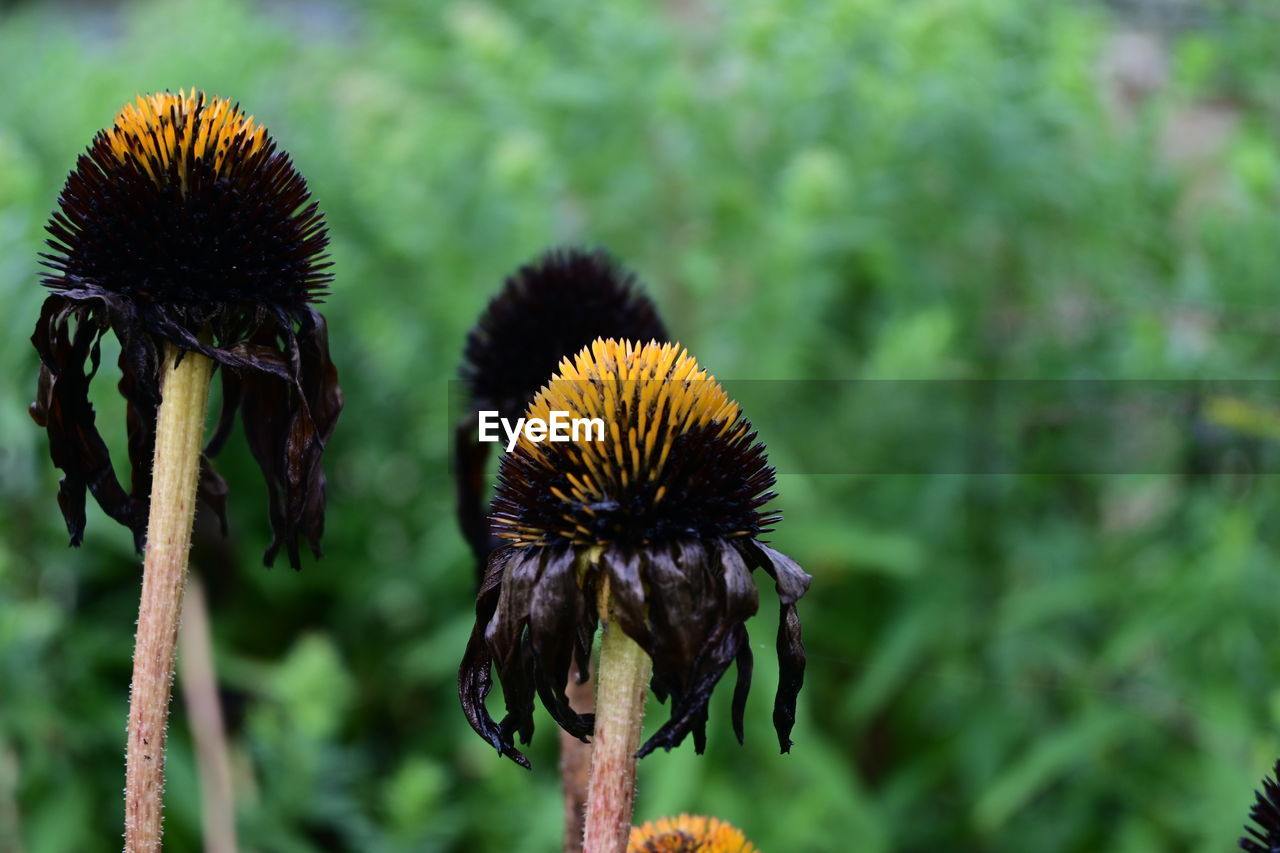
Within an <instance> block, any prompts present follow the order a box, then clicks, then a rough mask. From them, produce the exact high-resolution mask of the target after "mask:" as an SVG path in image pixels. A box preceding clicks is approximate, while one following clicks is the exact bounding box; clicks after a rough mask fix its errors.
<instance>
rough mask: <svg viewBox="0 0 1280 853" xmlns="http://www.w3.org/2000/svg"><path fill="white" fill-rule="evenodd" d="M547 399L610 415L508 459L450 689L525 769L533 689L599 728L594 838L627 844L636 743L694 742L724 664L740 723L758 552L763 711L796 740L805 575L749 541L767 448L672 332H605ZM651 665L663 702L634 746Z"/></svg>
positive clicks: (553, 406) (761, 498) (770, 477)
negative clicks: (638, 340)
mask: <svg viewBox="0 0 1280 853" xmlns="http://www.w3.org/2000/svg"><path fill="white" fill-rule="evenodd" d="M552 411H567V412H571V413H573V416H574V417H580V418H600V419H602V420H603V422H604V425H605V432H604V436H603V439H604V440H601V441H592V440H588V439H587V436H588V435H589V434H590V433H589V432H588V431H584V432H583V434H582V436H581V438H582V440H575V441H570V442H545V443H536V442H534V441H532V440H530V438H529V437H528V435H527V434H526V435H524V436H522V437H521V438H520V440H519V443H518V444H517V446H516V447H515V449H514V450H513V451H512V452H511V453H508V454H507V455H506V456H505V457H503V460H502V464H501V467H500V473H499V486H498V493H497V496H496V497H495V499H494V502H493V513H492V515H493V523H494V530H495V531H496V532H497V534H498V535H499V536H500V537H501V538H503V539H505V540H506V544H505V545H503V546H502V547H501V548H499V549H497V550H496V551H494V553H493V554H492V556H491V557H490V559H489V564H488V570H487V572H486V575H485V579H484V583H483V584H482V586H481V589H480V592H479V594H478V597H477V601H476V625H475V628H474V630H473V631H472V635H471V640H470V642H469V643H468V646H467V650H466V653H465V656H464V658H463V662H462V667H461V669H460V672H459V689H460V694H461V697H462V704H463V708H464V710H465V712H466V714H467V718H468V720H469V721H470V722H471V725H472V727H473V728H474V729H475V730H476V731H477V732H478V733H479V734H480V735H481V736H483V737H484V738H485V739H486V740H488V741H489V742H490V743H491V744H492V745H493V746H494V747H495V748H497V749H498V750H499V751H500V752H501V753H502V754H504V755H507V756H509V757H510V758H512V759H513V760H515V761H516V762H517V763H520V764H522V765H524V766H526V767H527V766H528V761H527V759H526V758H525V757H524V755H522V754H521V753H520V751H519V750H517V749H516V748H515V744H514V736H515V735H517V734H518V735H519V736H520V739H521V741H522V742H526V743H527V742H528V741H529V739H530V737H531V736H532V733H533V697H534V694H535V693H536V694H537V695H538V696H539V697H540V698H541V700H542V702H543V704H544V705H545V706H546V707H547V709H548V711H550V713H551V715H552V717H553V718H554V719H555V720H556V721H557V723H559V725H560V726H561V727H563V728H564V729H565V730H566V731H568V732H570V733H571V734H573V735H575V736H577V737H580V738H586V737H587V736H589V735H592V734H593V732H594V735H595V737H594V739H593V744H594V747H593V751H592V765H591V790H590V793H589V795H588V800H589V802H588V815H587V828H586V846H587V849H589V850H595V849H617V850H621V849H622V848H623V846H625V843H626V828H627V827H628V826H629V825H630V818H631V804H632V797H633V794H634V772H635V758H637V757H641V756H644V755H646V754H648V753H649V752H651V751H652V750H654V749H655V748H657V747H663V748H666V749H670V748H671V747H673V746H676V745H678V744H679V743H680V742H681V741H683V740H684V738H685V737H686V736H687V735H689V734H690V733H692V734H693V738H694V745H695V749H696V750H697V751H698V752H701V751H702V750H703V748H704V746H705V741H706V733H705V725H706V721H707V703H708V701H709V699H710V695H711V692H712V689H713V688H714V687H715V685H716V683H717V682H718V681H719V680H720V678H721V676H722V675H723V674H724V673H725V671H726V670H727V669H728V667H729V665H730V664H731V663H734V662H736V663H737V684H736V686H735V689H734V695H733V705H732V720H733V728H734V731H735V733H736V734H737V736H738V738H739V740H741V738H742V734H743V731H742V724H743V719H742V718H743V711H744V708H745V704H746V698H747V690H748V688H749V685H750V678H751V669H752V655H751V648H750V644H749V642H748V637H747V631H746V626H745V622H746V620H747V619H748V618H749V617H750V616H752V615H754V614H755V612H756V609H757V606H758V598H757V594H756V588H755V584H754V583H753V582H752V578H751V572H752V570H754V569H756V568H761V569H764V570H765V572H767V573H768V574H769V575H771V576H772V577H773V579H774V581H775V585H776V588H777V590H778V595H779V600H780V603H781V619H780V622H779V627H778V643H777V649H778V658H779V663H780V667H781V680H780V683H779V686H778V692H777V696H776V699H775V704H774V715H773V718H774V725H775V727H776V729H777V732H778V739H779V743H780V745H781V747H782V750H783V751H784V752H785V751H787V750H788V749H789V748H790V745H791V740H790V732H791V728H792V725H793V723H794V720H795V702H796V696H797V694H798V692H799V690H800V686H801V683H802V682H803V677H804V647H803V645H802V643H801V639H800V621H799V618H798V616H797V613H796V601H797V600H798V599H799V598H800V597H801V596H802V595H803V594H804V593H805V591H806V590H807V588H808V586H809V581H810V578H809V576H808V575H807V574H805V572H804V571H802V570H801V569H800V567H799V566H797V565H796V564H795V562H794V561H792V560H791V559H790V558H789V557H787V556H785V555H783V554H781V553H779V552H777V551H775V550H773V549H772V548H770V547H769V546H768V545H766V544H764V543H763V542H761V541H760V540H759V538H758V537H759V536H761V535H762V534H764V533H766V532H767V531H768V530H769V529H770V528H769V525H770V524H772V523H773V522H775V521H776V520H777V519H778V516H777V515H776V514H765V513H762V512H761V511H760V508H761V507H762V506H763V505H764V504H765V503H767V502H768V501H769V500H770V499H771V498H772V497H773V496H774V495H773V493H772V492H771V491H770V488H771V487H772V485H773V483H774V474H773V470H772V469H771V468H770V467H769V464H768V460H767V457H766V453H765V447H764V445H763V444H761V443H759V442H757V441H756V434H755V433H754V432H753V431H752V429H751V425H750V423H749V422H748V421H747V420H746V419H745V418H744V417H743V416H742V414H741V412H740V411H739V408H738V405H737V404H736V403H734V402H733V401H732V400H731V399H729V397H728V395H727V394H726V393H725V392H724V390H723V389H722V388H721V387H720V385H719V384H718V383H717V382H716V381H715V380H714V379H713V378H711V377H709V376H708V375H707V373H706V372H705V371H703V370H701V369H699V367H698V365H697V363H696V362H695V361H694V360H693V359H692V358H691V357H690V356H689V355H688V353H687V352H685V351H683V350H682V349H680V347H678V346H676V345H673V344H657V343H651V344H648V345H643V346H642V345H640V344H632V343H628V342H621V343H620V342H618V341H614V340H607V341H604V340H601V341H596V342H594V343H593V344H592V345H591V346H590V347H589V348H586V349H584V350H583V351H582V352H581V353H579V354H578V355H577V356H576V357H575V358H574V359H572V360H570V359H565V360H564V361H563V362H562V363H561V365H560V368H559V371H558V373H557V374H556V375H555V376H554V377H553V378H552V380H551V381H550V383H549V384H548V385H547V386H546V387H545V388H544V389H543V390H542V391H541V392H540V393H539V394H538V396H537V397H536V398H535V400H534V402H533V403H532V404H531V406H530V407H529V410H528V412H527V415H526V416H527V417H529V418H542V419H548V418H549V416H550V412H552ZM598 621H603V622H604V623H605V630H604V642H603V647H602V650H601V657H600V662H599V678H598V687H597V694H596V717H595V719H594V720H593V719H592V718H591V717H590V716H587V715H579V714H577V713H575V712H574V711H573V709H572V708H570V707H569V704H568V702H567V700H566V697H565V691H564V685H565V682H566V678H567V675H568V673H569V669H570V666H571V664H572V663H573V662H574V660H575V659H576V660H577V663H578V669H579V671H585V670H586V660H587V658H588V656H589V655H590V649H591V642H592V637H593V635H594V633H595V629H596V625H597V622H598ZM491 664H493V665H494V666H496V669H497V672H498V678H499V680H500V681H501V683H502V687H503V693H504V696H505V701H506V708H507V714H506V716H505V717H504V718H503V720H502V722H501V723H496V722H495V721H494V720H493V719H492V718H491V717H490V716H489V714H488V711H487V710H486V708H485V706H484V699H485V697H486V696H487V695H488V693H489V690H490V688H491V685H492V682H491V675H490V665H491ZM650 666H652V680H651V682H650V685H651V687H652V689H653V691H654V693H655V694H656V695H657V696H658V698H659V699H660V700H663V701H665V700H667V699H668V698H670V700H671V717H670V719H669V720H668V721H667V722H666V723H665V724H664V725H662V726H661V728H659V729H658V731H657V732H656V733H655V734H654V735H653V736H652V737H651V738H650V739H649V740H648V742H646V743H645V744H644V746H643V747H641V748H640V749H639V752H638V753H637V752H636V747H637V746H638V745H639V737H640V716H641V714H642V712H643V707H644V685H645V682H646V681H649V670H650ZM593 835H594V843H593ZM600 845H603V846H600Z"/></svg>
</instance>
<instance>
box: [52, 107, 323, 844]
mask: <svg viewBox="0 0 1280 853" xmlns="http://www.w3.org/2000/svg"><path fill="white" fill-rule="evenodd" d="M48 230H49V233H50V235H51V236H52V239H50V240H49V241H48V242H49V245H50V246H51V247H52V250H53V252H52V253H51V254H48V255H45V256H44V258H45V265H46V266H47V267H49V268H50V269H51V270H52V271H53V272H52V274H50V275H48V276H46V278H45V279H44V283H45V285H46V286H47V287H48V288H49V289H50V291H51V293H50V294H49V296H48V298H47V299H46V300H45V303H44V307H43V308H42V310H41V313H40V320H39V322H38V324H37V325H36V330H35V334H34V335H33V336H32V342H33V343H34V344H35V347H36V350H37V351H38V352H39V354H40V361H41V371H40V383H39V389H38V393H37V398H36V401H35V403H33V404H32V407H31V413H32V416H33V417H34V418H35V420H36V422H37V423H39V424H40V425H42V426H44V427H45V428H46V429H47V430H48V434H49V448H50V455H51V456H52V457H53V461H54V464H56V465H57V466H58V467H59V468H61V469H62V471H63V473H64V476H63V479H62V482H61V486H60V490H59V495H58V502H59V504H60V505H61V507H62V512H63V515H64V517H65V519H66V523H67V529H68V531H69V532H70V534H71V543H72V544H73V545H78V544H79V543H80V541H81V539H82V537H83V534H84V526H85V512H84V509H85V492H86V489H87V490H88V491H89V492H90V493H92V494H93V496H94V498H95V500H97V502H98V503H99V504H100V505H101V506H102V508H103V510H104V511H105V512H106V513H107V514H108V515H109V516H110V517H112V518H114V519H115V520H117V521H119V522H120V523H122V524H124V525H126V526H127V527H129V528H130V529H131V530H132V531H133V535H134V540H135V543H136V545H137V546H138V547H139V548H142V547H144V545H145V549H146V558H145V562H144V568H143V589H142V602H141V607H140V611H139V620H138V633H137V640H136V648H135V653H134V672H133V684H132V691H131V708H130V722H129V749H128V780H127V786H126V848H127V849H129V850H144V849H145V850H150V849H158V848H159V844H160V840H159V839H160V794H161V789H162V785H163V762H164V740H165V720H166V717H167V713H168V701H169V688H170V681H171V677H172V671H173V650H174V643H175V639H176V629H177V619H178V614H179V612H180V609H181V601H182V589H183V582H184V581H185V576H186V565H187V552H188V548H189V543H190V537H191V523H192V518H193V514H194V500H195V497H196V491H197V483H199V494H200V495H201V496H202V497H203V498H205V499H206V501H208V502H209V503H210V504H211V505H212V507H213V508H214V509H215V510H217V511H218V512H219V514H220V515H221V512H222V502H223V499H224V496H225V493H226V486H225V484H224V483H223V482H222V480H221V479H220V478H219V477H217V475H216V474H214V473H213V472H212V471H211V470H210V469H209V467H208V465H207V464H206V463H205V459H204V454H207V455H208V456H213V455H215V454H216V453H217V452H218V450H219V449H220V448H221V447H222V445H223V443H224V442H225V440H226V438H227V435H228V433H229V432H230V430H231V428H232V426H233V424H234V418H235V414H236V411H237V409H239V411H240V413H241V417H242V420H243V422H244V425H245V433H246V436H247V438H248V443H249V447H250V449H251V450H252V452H253V455H254V458H255V459H256V460H257V462H258V465H259V466H260V467H261V468H262V471H263V473H264V475H265V476H266V480H267V489H268V494H269V498H270V517H271V526H272V529H273V532H274V537H273V540H272V542H271V545H270V546H269V547H268V549H267V552H266V555H265V560H266V562H267V563H268V564H270V563H271V562H272V560H273V559H274V557H275V555H276V553H277V552H278V551H279V549H280V548H282V547H283V548H284V549H285V550H286V551H287V553H288V555H289V561H290V563H291V564H292V565H293V566H294V567H295V568H297V567H298V566H299V564H300V557H299V553H298V551H299V549H298V539H299V537H305V538H306V539H307V540H308V542H309V544H310V546H311V548H312V550H313V551H314V552H315V553H316V554H317V555H318V554H319V540H320V535H321V532H322V530H323V524H324V485H325V483H324V474H323V472H322V471H321V467H320V457H321V453H322V452H323V450H324V445H325V441H326V440H327V439H328V437H329V434H330V432H331V431H332V429H333V426H334V422H335V421H336V420H337V417H338V413H339V411H340V409H341V408H342V394H341V391H340V390H339V388H338V383H337V372H336V370H335V369H334V366H333V364H332V362H331V361H330V359H329V345H328V338H327V332H326V326H325V321H324V318H323V317H322V316H321V315H320V314H319V313H318V312H317V311H316V310H315V309H314V308H313V307H312V303H314V302H316V301H318V300H319V299H320V298H321V297H322V296H323V295H324V294H325V287H326V285H327V284H328V283H329V281H330V278H331V276H330V275H329V273H328V272H326V271H325V270H326V268H327V267H328V266H329V264H328V263H327V262H326V260H325V258H324V257H323V255H322V252H323V250H324V248H325V246H326V245H327V242H328V239H327V237H326V234H325V228H324V220H323V217H322V216H321V214H320V212H319V210H318V208H317V206H316V205H315V204H314V203H313V202H311V200H310V193H309V191H308V189H307V185H306V182H305V181H304V180H303V178H302V176H301V175H299V174H298V172H297V171H296V170H295V169H294V167H293V163H292V161H291V160H290V159H289V156H288V155H287V154H285V153H284V152H283V151H280V150H278V149H277V148H276V145H275V142H274V141H273V140H272V139H271V137H270V136H268V135H267V133H266V130H265V129H264V128H263V127H261V126H260V125H257V124H256V123H255V122H254V119H253V117H252V116H247V115H245V113H244V112H242V111H241V110H240V108H239V106H238V105H235V104H232V103H231V102H230V101H227V100H225V99H222V98H216V97H208V98H207V97H206V96H205V95H204V94H203V93H199V92H195V91H193V92H191V93H190V94H187V93H186V92H179V93H178V94H177V95H174V94H170V93H164V94H156V95H149V96H146V97H139V98H138V99H137V100H136V101H135V102H134V103H132V104H129V105H127V106H125V107H124V108H123V109H122V110H121V111H120V113H119V114H118V115H117V116H116V119H115V123H114V124H113V126H112V127H111V128H109V129H107V130H103V131H101V132H100V133H99V134H98V135H97V136H96V137H95V138H94V140H93V143H92V145H90V147H89V149H88V151H87V152H86V153H85V154H83V155H81V156H80V158H79V160H78V161H77V163H76V168H75V169H74V170H73V171H72V172H71V174H70V175H69V176H68V178H67V182H66V185H65V186H64V187H63V190H62V194H61V195H60V196H59V199H58V210H57V211H55V212H54V214H53V217H52V219H51V221H50V223H49V226H48ZM109 332H110V333H113V334H114V335H115V336H116V337H117V338H118V339H119V342H120V361H119V363H120V372H121V379H120V391H121V393H122V394H123V396H124V398H125V400H126V402H127V407H128V417H127V424H128V433H129V443H128V446H129V459H130V463H131V468H132V479H131V483H130V488H129V489H128V490H126V489H125V488H124V487H123V486H122V485H121V483H120V481H119V480H118V479H117V477H116V474H115V471H114V469H113V467H112V464H111V460H110V458H109V457H108V454H107V447H106V443H105V442H104V441H103V439H102V437H101V435H100V433H99V432H98V428H97V425H96V423H95V417H94V410H93V407H92V405H91V404H90V403H89V398H88V387H89V382H90V380H91V379H92V378H93V376H94V375H95V374H96V372H97V369H98V363H99V345H100V342H101V340H102V338H103V337H104V336H105V335H107V334H108V333H109ZM219 367H220V368H221V372H222V412H221V417H220V419H219V422H218V425H217V428H216V429H215V431H214V434H213V436H212V438H211V440H210V441H209V444H208V446H207V448H206V449H205V451H204V454H202V452H201V443H202V440H203V431H204V418H205V412H206V408H207V399H208V387H209V379H210V377H211V375H212V372H213V370H214V369H215V368H219Z"/></svg>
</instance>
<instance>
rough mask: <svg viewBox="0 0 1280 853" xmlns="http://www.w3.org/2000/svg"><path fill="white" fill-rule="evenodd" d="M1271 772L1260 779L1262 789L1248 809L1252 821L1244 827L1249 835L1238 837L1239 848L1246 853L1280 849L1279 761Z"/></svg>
mask: <svg viewBox="0 0 1280 853" xmlns="http://www.w3.org/2000/svg"><path fill="white" fill-rule="evenodd" d="M1272 773H1273V777H1268V778H1266V779H1263V780H1262V790H1261V791H1259V792H1258V793H1257V795H1256V798H1255V800H1254V803H1253V808H1252V809H1250V810H1249V819H1250V820H1252V821H1253V823H1254V825H1253V826H1246V827H1245V831H1246V832H1248V833H1249V836H1248V837H1245V838H1241V839H1240V849H1241V850H1247V851H1248V853H1276V851H1280V761H1277V762H1276V766H1275V769H1274V770H1273V771H1272Z"/></svg>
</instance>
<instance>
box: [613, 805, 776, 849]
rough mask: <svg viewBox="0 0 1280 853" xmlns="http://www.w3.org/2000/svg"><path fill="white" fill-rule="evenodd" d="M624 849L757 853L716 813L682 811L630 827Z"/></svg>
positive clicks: (735, 829) (737, 830) (739, 833)
mask: <svg viewBox="0 0 1280 853" xmlns="http://www.w3.org/2000/svg"><path fill="white" fill-rule="evenodd" d="M627 853H759V851H758V849H757V848H756V846H755V845H754V844H752V843H751V842H750V841H748V840H747V837H746V836H745V835H743V834H742V831H741V830H739V829H737V828H736V827H734V826H732V825H731V824H728V823H725V822H724V821H722V820H720V819H719V818H716V817H704V816H702V815H689V814H682V815H680V816H679V817H664V818H659V819H657V820H651V821H649V822H647V823H645V824H643V825H641V826H636V827H632V829H631V841H630V843H629V844H628V846H627Z"/></svg>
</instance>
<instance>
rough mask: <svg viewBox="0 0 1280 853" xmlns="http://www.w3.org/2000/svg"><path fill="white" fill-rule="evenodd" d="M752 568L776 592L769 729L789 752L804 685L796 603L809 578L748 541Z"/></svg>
mask: <svg viewBox="0 0 1280 853" xmlns="http://www.w3.org/2000/svg"><path fill="white" fill-rule="evenodd" d="M747 548H748V549H749V551H748V553H749V554H751V553H752V552H754V554H753V555H754V556H755V557H756V565H757V566H758V567H759V568H762V569H764V570H765V571H766V572H768V573H769V574H770V575H772V576H773V579H774V587H775V589H777V591H778V602H779V613H778V642H777V647H778V668H779V675H778V693H777V696H776V697H775V698H774V703H773V727H774V728H775V729H777V731H778V745H779V746H780V747H781V748H782V751H783V752H790V751H791V729H792V728H793V727H794V726H795V721H796V698H797V697H798V696H799V695H800V688H801V687H803V686H804V666H805V656H804V642H803V640H802V639H801V636H800V615H799V613H798V612H797V611H796V601H797V600H798V599H799V598H800V597H801V596H802V595H804V594H805V592H806V591H807V590H808V589H809V584H810V582H811V581H812V578H811V577H810V576H809V575H808V574H807V573H806V572H805V571H804V570H803V569H801V568H800V566H798V565H797V564H796V562H795V561H794V560H792V559H791V558H790V557H788V556H787V555H786V554H783V553H781V552H779V551H775V550H773V549H772V548H770V547H769V546H768V545H765V544H763V543H761V542H752V543H750V544H749V545H748V546H747Z"/></svg>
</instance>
